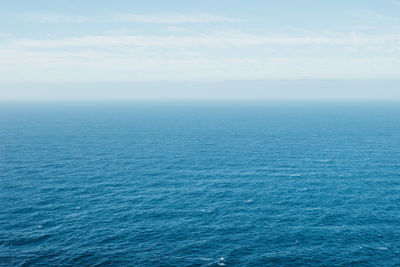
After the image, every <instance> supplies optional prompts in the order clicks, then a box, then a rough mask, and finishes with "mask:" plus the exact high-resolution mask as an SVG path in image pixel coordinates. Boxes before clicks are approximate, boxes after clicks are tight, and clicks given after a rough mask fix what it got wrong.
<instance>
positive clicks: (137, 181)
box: [0, 102, 400, 266]
mask: <svg viewBox="0 0 400 267" xmlns="http://www.w3.org/2000/svg"><path fill="white" fill-rule="evenodd" d="M0 181H1V183H0V265H2V266H15V265H24V266H30V265H33V266H36V265H37V266H39V265H40V266H43V265H44V266H46V265H50V266H54V265H65V266H70V265H74V266H107V265H120V266H127V265H129V266H219V265H226V266H292V265H311V266H327V265H328V266H341V265H362V266H366V265H367V266H368V265H371V266H393V265H400V103H350V102H347V103H305V102H304V103H267V102H266V103H261V102H260V103H234V102H231V103H229V102H226V103H217V102H214V103H212V102H210V103H200V102H199V103H194V102H193V103H112V104H110V103H52V104H50V103H36V104H35V103H1V104H0ZM222 258H223V259H222Z"/></svg>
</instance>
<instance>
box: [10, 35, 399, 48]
mask: <svg viewBox="0 0 400 267" xmlns="http://www.w3.org/2000/svg"><path fill="white" fill-rule="evenodd" d="M383 44H384V45H400V36H399V35H396V34H385V35H365V34H355V33H350V34H328V35H320V34H319V35H317V34H315V35H308V36H287V35H276V34H275V35H273V34H271V35H268V34H265V35H262V34H258V35H257V34H247V33H242V32H219V33H210V34H201V35H169V36H154V35H153V36H149V35H88V36H82V37H75V38H66V39H49V40H43V39H18V40H14V45H16V46H22V47H30V48H65V47H100V48H101V47H123V46H139V47H140V46H141V47H175V48H176V47H202V46H212V47H224V46H233V47H243V46H255V45H289V46H290V45H323V46H351V45H352V46H362V45H383Z"/></svg>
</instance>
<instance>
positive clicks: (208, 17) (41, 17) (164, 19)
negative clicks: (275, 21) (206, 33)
mask: <svg viewBox="0 0 400 267" xmlns="http://www.w3.org/2000/svg"><path fill="white" fill-rule="evenodd" d="M19 16H20V17H21V18H23V19H26V20H29V21H34V22H40V23H83V22H110V21H114V22H118V21H119V22H132V23H151V24H196V23H230V22H239V21H241V19H237V18H230V17H224V16H217V15H213V14H205V13H201V14H189V15H179V14H176V15H143V14H132V13H118V14H111V15H110V14H109V15H104V16H76V15H68V14H40V13H39V14H38V13H28V14H19Z"/></svg>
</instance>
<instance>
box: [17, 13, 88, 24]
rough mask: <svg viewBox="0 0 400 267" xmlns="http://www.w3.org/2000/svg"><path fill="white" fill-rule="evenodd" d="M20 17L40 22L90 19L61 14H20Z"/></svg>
mask: <svg viewBox="0 0 400 267" xmlns="http://www.w3.org/2000/svg"><path fill="white" fill-rule="evenodd" d="M19 16H20V17H21V18H23V19H26V20H29V21H35V22H40V23H83V22H88V21H90V20H91V19H90V18H89V17H85V16H73V15H63V14H20V15H19Z"/></svg>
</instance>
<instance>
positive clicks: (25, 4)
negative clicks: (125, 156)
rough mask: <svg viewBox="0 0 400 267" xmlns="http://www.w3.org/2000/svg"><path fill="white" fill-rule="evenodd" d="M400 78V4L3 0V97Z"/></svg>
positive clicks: (374, 83) (266, 91)
mask: <svg viewBox="0 0 400 267" xmlns="http://www.w3.org/2000/svg"><path fill="white" fill-rule="evenodd" d="M399 80H400V0H347V1H345V0H335V1H321V0H280V1H272V0H258V1H255V0H247V1H244V0H242V1H235V0H218V1H215V0H202V1H191V0H185V1H178V0H169V1H163V0H159V1H154V0H146V1H133V0H130V1H124V0H115V1H106V0H96V1H94V0H79V1H77V0H58V1H53V0H35V1H31V0H19V1H14V0H12V1H11V0H2V2H1V8H0V99H92V98H93V99H96V98H102V99H110V98H112V99H126V98H128V99H131V98H132V99H135V98H138V99H139V98H146V99H147V98H170V97H173V98H239V99H241V98H256V99H257V98H357V97H359V98H377V99H380V98H389V99H393V98H396V99H400V82H399ZM362 88H366V89H365V91H363V89H362ZM397 89H398V90H397Z"/></svg>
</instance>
